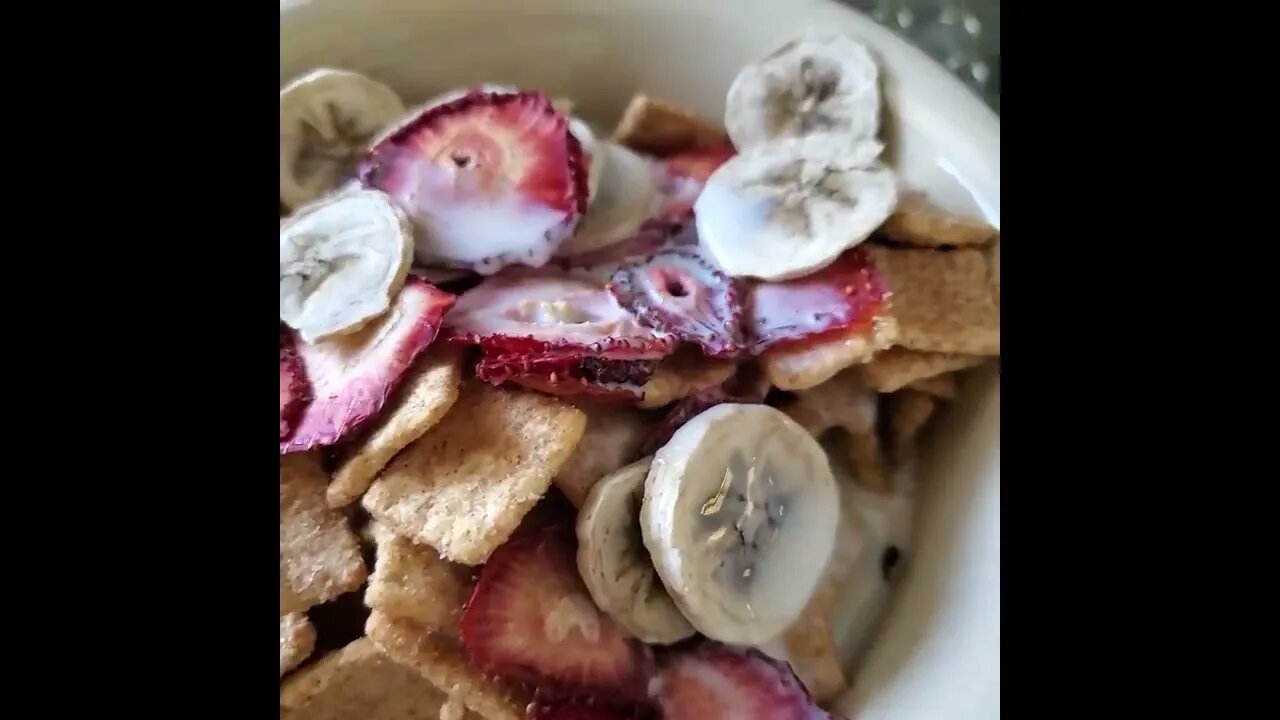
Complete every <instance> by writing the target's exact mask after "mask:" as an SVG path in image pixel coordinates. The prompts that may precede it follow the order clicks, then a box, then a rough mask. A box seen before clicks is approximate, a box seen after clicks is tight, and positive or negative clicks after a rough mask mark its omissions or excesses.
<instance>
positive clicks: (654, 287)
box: [608, 247, 746, 358]
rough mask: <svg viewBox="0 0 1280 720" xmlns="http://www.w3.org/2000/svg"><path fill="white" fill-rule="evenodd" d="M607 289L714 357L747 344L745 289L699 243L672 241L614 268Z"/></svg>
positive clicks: (642, 316) (640, 315) (647, 320)
mask: <svg viewBox="0 0 1280 720" xmlns="http://www.w3.org/2000/svg"><path fill="white" fill-rule="evenodd" d="M608 289H609V292H610V293H611V294H612V295H613V297H614V299H615V300H617V301H618V304H619V305H621V306H622V307H623V308H625V309H626V310H627V311H628V312H630V313H631V314H632V315H634V316H635V318H636V319H637V320H638V321H639V322H640V323H641V324H642V325H645V326H648V327H651V328H653V329H655V330H658V331H661V332H663V333H668V334H670V335H672V336H674V337H675V338H676V339H678V340H681V341H684V342H690V343H694V344H696V345H698V346H699V347H701V348H702V351H703V352H704V353H705V354H706V355H708V356H710V357H716V358H734V357H737V356H738V355H740V354H741V353H742V352H743V351H744V350H745V349H746V341H745V339H744V337H743V317H744V316H745V310H744V309H743V304H742V297H741V289H740V287H739V283H738V282H737V281H735V280H734V278H731V277H729V276H728V275H726V274H725V273H723V272H721V271H720V270H719V269H718V268H717V267H716V266H715V265H714V264H712V263H711V262H710V261H708V260H707V259H706V258H705V257H704V256H703V255H702V253H701V252H700V251H699V250H698V248H696V247H670V248H667V249H665V250H662V251H659V252H656V253H654V254H652V255H650V256H649V257H647V258H645V259H644V260H642V261H640V262H634V263H629V264H627V265H624V266H623V267H621V268H619V269H618V271H617V272H615V273H614V274H613V277H612V279H611V280H610V282H609V285H608Z"/></svg>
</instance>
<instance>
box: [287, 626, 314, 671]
mask: <svg viewBox="0 0 1280 720" xmlns="http://www.w3.org/2000/svg"><path fill="white" fill-rule="evenodd" d="M315 648H316V628H315V626H314V625H312V624H311V621H310V620H307V616H306V615H305V614H303V613H289V614H288V615H281V616H280V677H284V674H285V673H287V672H289V671H290V670H292V669H294V668H296V667H298V665H300V664H301V663H302V661H303V660H306V659H307V657H308V656H310V655H311V651H312V650H314V649H315Z"/></svg>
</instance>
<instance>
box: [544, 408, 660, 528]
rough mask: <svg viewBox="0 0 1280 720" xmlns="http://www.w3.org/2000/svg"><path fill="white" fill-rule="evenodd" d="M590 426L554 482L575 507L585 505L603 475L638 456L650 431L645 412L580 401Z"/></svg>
mask: <svg viewBox="0 0 1280 720" xmlns="http://www.w3.org/2000/svg"><path fill="white" fill-rule="evenodd" d="M578 407H579V408H580V409H582V410H583V412H585V413H586V418H587V426H586V431H585V432H584V433H583V435H582V440H581V441H580V442H579V443H578V447H577V448H575V449H574V451H573V454H572V455H570V456H569V459H568V460H566V461H565V463H564V465H563V466H561V468H560V472H558V473H556V476H555V478H553V479H552V481H551V482H553V483H555V486H556V487H557V488H559V489H560V492H562V493H564V496H565V497H566V498H568V499H569V502H571V503H573V506H574V507H582V503H584V502H586V499H587V494H588V493H590V492H591V488H592V487H594V486H595V484H596V482H597V481H598V480H600V478H602V477H604V476H605V475H608V474H609V473H611V472H613V471H614V470H617V469H618V468H621V467H622V466H623V465H627V464H628V463H630V462H632V461H633V460H635V459H636V458H638V457H639V453H640V445H641V444H642V443H643V442H644V439H645V436H646V434H647V433H648V431H649V423H648V422H646V421H645V418H644V414H643V413H641V412H639V411H637V410H636V409H635V408H630V407H626V406H620V405H612V404H586V403H583V404H580V405H579V406H578Z"/></svg>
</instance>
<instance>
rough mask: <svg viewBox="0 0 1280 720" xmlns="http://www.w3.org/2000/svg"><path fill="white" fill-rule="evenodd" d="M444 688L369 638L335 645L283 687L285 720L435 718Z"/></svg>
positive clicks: (282, 706) (283, 715)
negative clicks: (392, 655) (441, 688)
mask: <svg viewBox="0 0 1280 720" xmlns="http://www.w3.org/2000/svg"><path fill="white" fill-rule="evenodd" d="M444 701H445V695H444V693H442V692H440V690H439V689H438V688H437V687H436V686H435V685H432V684H431V683H430V682H429V681H427V680H426V679H424V678H423V677H422V676H420V675H419V674H418V673H417V672H415V671H414V670H413V669H411V668H408V667H405V666H404V665H401V664H399V663H397V662H395V661H393V660H392V659H391V658H389V657H387V656H386V655H385V654H384V653H383V652H382V651H381V650H380V649H379V648H378V646H377V644H376V643H374V642H373V641H372V640H370V639H369V638H360V639H358V640H356V641H355V642H353V643H351V644H349V645H347V646H346V647H343V648H342V649H340V650H335V651H333V652H331V653H329V654H328V655H326V656H324V657H323V658H321V659H320V660H319V661H317V662H316V663H314V664H312V665H311V666H309V667H306V668H303V669H302V670H300V671H298V672H296V673H294V674H293V675H291V676H290V677H289V678H287V679H286V680H285V681H284V683H283V684H282V685H281V687H280V720H351V719H352V718H357V719H358V720H435V718H437V717H438V716H439V712H440V708H441V706H442V705H443V703H444Z"/></svg>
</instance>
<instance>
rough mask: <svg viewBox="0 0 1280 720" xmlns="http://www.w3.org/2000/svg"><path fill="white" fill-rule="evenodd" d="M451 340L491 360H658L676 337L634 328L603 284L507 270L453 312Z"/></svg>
mask: <svg viewBox="0 0 1280 720" xmlns="http://www.w3.org/2000/svg"><path fill="white" fill-rule="evenodd" d="M446 325H447V326H448V327H449V330H450V339H451V340H452V341H453V342H457V343H469V344H475V345H479V346H480V347H481V348H482V349H483V350H484V351H485V354H486V355H489V356H495V355H497V354H499V353H515V354H521V355H529V356H541V355H545V354H546V353H549V352H552V351H565V352H567V353H569V354H576V355H578V356H579V357H585V356H594V357H601V358H606V359H610V360H645V359H649V360H653V359H657V358H661V357H663V356H665V355H668V354H670V353H671V352H672V350H674V348H675V345H676V342H675V339H674V338H672V337H670V336H668V335H664V334H662V333H658V332H655V331H654V330H651V329H649V328H646V327H644V326H642V325H640V324H639V323H638V322H636V319H635V318H634V317H632V316H631V314H630V313H628V312H627V311H626V310H624V309H622V307H621V306H619V305H618V303H617V301H616V300H614V299H613V296H612V295H610V294H609V292H608V291H607V290H606V289H605V288H604V286H602V285H601V284H599V283H596V282H594V281H592V280H590V279H587V278H574V277H567V276H564V275H561V274H558V273H552V272H548V271H544V272H539V273H533V272H507V273H503V274H502V275H497V276H494V277H491V278H489V279H487V280H485V281H484V282H483V283H481V284H480V285H478V286H476V287H474V288H472V289H471V290H470V291H469V292H467V293H465V294H463V296H462V297H461V298H460V299H459V300H458V304H457V305H456V306H455V307H454V308H453V311H452V312H450V313H449V317H448V319H447V321H446Z"/></svg>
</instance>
